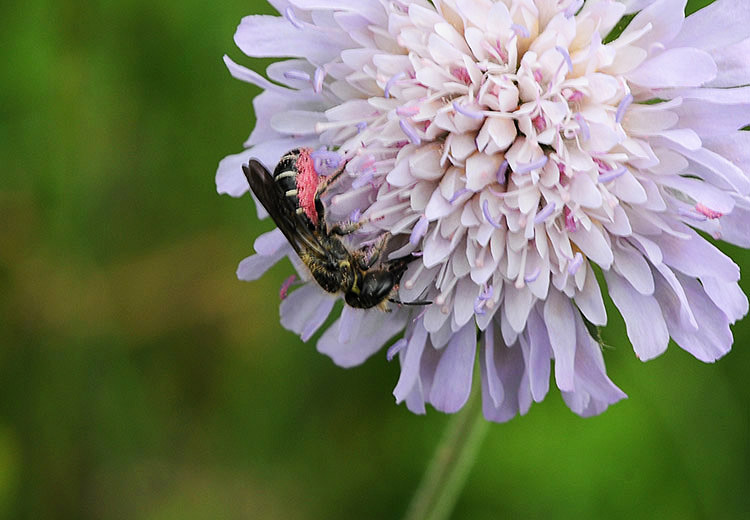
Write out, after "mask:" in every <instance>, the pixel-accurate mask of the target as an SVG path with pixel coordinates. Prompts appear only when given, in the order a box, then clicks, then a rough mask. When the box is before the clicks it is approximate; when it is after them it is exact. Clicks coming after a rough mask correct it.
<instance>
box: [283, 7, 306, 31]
mask: <svg viewBox="0 0 750 520" xmlns="http://www.w3.org/2000/svg"><path fill="white" fill-rule="evenodd" d="M284 16H285V17H286V19H287V20H289V23H290V24H292V25H293V26H294V27H296V28H297V29H304V28H305V24H303V23H302V22H301V21H300V19H299V18H297V15H296V14H294V10H293V9H292V8H291V6H289V7H287V8H286V10H285V11H284Z"/></svg>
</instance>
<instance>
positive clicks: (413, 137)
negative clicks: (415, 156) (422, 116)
mask: <svg viewBox="0 0 750 520" xmlns="http://www.w3.org/2000/svg"><path fill="white" fill-rule="evenodd" d="M398 125H399V126H400V127H401V130H402V131H403V132H404V133H405V134H406V137H408V138H409V141H411V143H412V144H416V145H419V144H420V143H421V142H422V139H420V137H419V134H418V133H417V129H416V128H414V127H413V126H412V125H411V123H409V122H408V121H407V120H406V119H402V120H400V121H399V122H398Z"/></svg>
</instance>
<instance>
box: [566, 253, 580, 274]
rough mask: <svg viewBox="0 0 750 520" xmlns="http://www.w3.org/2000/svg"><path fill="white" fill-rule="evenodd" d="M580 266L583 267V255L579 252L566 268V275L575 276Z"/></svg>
mask: <svg viewBox="0 0 750 520" xmlns="http://www.w3.org/2000/svg"><path fill="white" fill-rule="evenodd" d="M581 265H583V255H582V254H581V252H580V251H579V252H577V253H576V256H575V257H574V258H573V261H572V262H571V263H570V265H569V266H568V274H569V275H570V276H575V274H576V273H577V272H578V269H580V267H581Z"/></svg>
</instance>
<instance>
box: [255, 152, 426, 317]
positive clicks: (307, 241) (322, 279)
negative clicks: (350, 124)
mask: <svg viewBox="0 0 750 520" xmlns="http://www.w3.org/2000/svg"><path fill="white" fill-rule="evenodd" d="M310 153H311V150H310V149H309V148H301V149H294V150H292V151H290V152H288V153H287V154H285V155H284V156H283V157H282V158H281V160H280V161H279V163H278V164H277V166H276V168H275V169H274V172H273V174H271V172H269V171H268V170H267V169H266V168H265V166H263V165H262V164H261V163H260V162H258V161H257V160H255V159H250V162H249V163H248V164H247V165H243V166H242V171H243V172H244V173H245V177H247V182H248V183H249V184H250V188H251V189H252V190H253V193H254V194H255V196H256V197H257V198H258V200H259V201H260V203H261V204H263V207H264V208H266V211H268V214H269V215H271V218H272V219H273V221H274V222H275V223H276V225H277V226H278V228H279V229H280V230H281V232H282V233H283V234H284V236H285V237H286V239H287V240H288V241H289V243H290V244H291V246H292V248H293V249H294V250H295V252H296V253H297V255H299V257H300V259H301V260H302V262H303V263H304V264H305V266H307V268H308V269H309V270H310V273H311V274H312V277H313V278H314V279H315V281H316V282H317V283H318V285H320V287H322V288H323V290H325V291H327V292H329V293H343V294H344V300H345V301H346V303H347V304H348V305H349V306H351V307H354V308H357V309H370V308H372V307H376V306H377V307H379V308H380V309H382V310H387V309H386V307H385V302H386V301H387V300H389V301H393V302H396V300H393V299H392V298H391V297H390V296H391V293H392V292H393V289H394V288H395V287H396V286H397V284H398V282H399V280H400V279H401V276H402V275H403V274H404V271H406V268H407V265H408V263H409V262H410V261H411V260H413V257H411V256H407V257H404V258H398V259H395V260H391V261H386V262H380V263H379V264H378V260H380V256H381V254H382V252H383V250H384V249H385V246H386V243H387V241H388V237H389V235H387V234H386V235H385V236H384V237H383V238H382V239H381V240H380V242H379V244H377V245H376V246H374V247H373V249H372V251H368V250H367V249H366V248H362V249H356V250H350V249H349V248H347V246H346V245H345V244H344V242H343V241H342V239H341V237H343V236H345V235H347V234H349V233H352V232H353V231H355V230H356V229H358V228H359V226H360V224H356V223H355V224H352V225H338V224H337V225H333V226H329V225H328V223H327V222H326V219H325V208H324V205H323V202H322V201H321V197H322V195H323V194H324V193H325V190H326V189H327V187H328V186H330V185H331V183H333V182H334V181H335V180H336V179H337V178H338V176H339V175H341V173H342V172H343V171H344V166H345V165H343V166H341V167H340V168H339V169H338V170H337V171H336V172H334V173H333V174H331V175H330V176H328V177H326V178H325V179H324V180H323V181H320V182H319V180H318V176H317V173H316V172H315V169H314V163H313V159H312V158H311V156H310ZM376 264H378V265H377V266H376ZM397 303H400V302H397Z"/></svg>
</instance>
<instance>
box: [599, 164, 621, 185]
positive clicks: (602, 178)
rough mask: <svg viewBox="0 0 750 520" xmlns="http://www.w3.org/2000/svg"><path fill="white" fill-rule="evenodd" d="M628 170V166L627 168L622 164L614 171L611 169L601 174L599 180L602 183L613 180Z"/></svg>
mask: <svg viewBox="0 0 750 520" xmlns="http://www.w3.org/2000/svg"><path fill="white" fill-rule="evenodd" d="M626 171H628V169H627V168H625V167H624V166H620V167H619V168H617V169H616V170H614V171H611V172H609V173H605V174H604V175H599V182H600V183H601V182H609V181H613V180H615V179H616V178H618V177H620V176H622V175H624V174H625V172H626Z"/></svg>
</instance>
